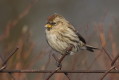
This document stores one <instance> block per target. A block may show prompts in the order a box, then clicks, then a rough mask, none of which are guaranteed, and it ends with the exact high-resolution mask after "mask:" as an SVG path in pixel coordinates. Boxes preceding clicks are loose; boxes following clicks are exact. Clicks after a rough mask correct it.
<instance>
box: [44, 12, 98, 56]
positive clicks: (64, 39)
mask: <svg viewBox="0 0 119 80" xmlns="http://www.w3.org/2000/svg"><path fill="white" fill-rule="evenodd" d="M45 27H46V28H47V29H46V38H47V42H48V43H49V45H50V46H51V47H52V48H53V49H55V50H56V51H58V52H60V53H61V54H64V53H65V51H66V49H67V48H68V47H70V46H72V45H73V48H72V50H71V51H70V54H72V53H76V52H78V51H80V50H81V49H87V50H89V51H91V52H93V51H94V49H97V48H94V47H92V46H89V45H86V41H85V39H84V38H83V37H82V36H81V35H80V34H79V33H78V32H77V31H76V30H75V28H74V27H73V26H72V25H71V24H70V23H69V22H68V21H67V20H66V19H65V18H64V17H63V16H61V15H58V14H53V15H52V16H49V17H48V22H47V24H46V26H45Z"/></svg>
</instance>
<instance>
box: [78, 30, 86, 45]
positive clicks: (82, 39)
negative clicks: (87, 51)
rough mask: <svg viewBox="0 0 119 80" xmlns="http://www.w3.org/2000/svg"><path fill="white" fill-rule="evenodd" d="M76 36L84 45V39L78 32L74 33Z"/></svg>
mask: <svg viewBox="0 0 119 80" xmlns="http://www.w3.org/2000/svg"><path fill="white" fill-rule="evenodd" d="M76 34H77V35H78V37H79V39H80V40H81V41H82V42H83V43H85V44H86V41H85V39H84V38H83V37H82V36H81V35H80V34H79V33H78V32H76Z"/></svg>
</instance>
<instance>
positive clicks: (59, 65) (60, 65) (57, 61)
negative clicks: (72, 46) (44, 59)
mask: <svg viewBox="0 0 119 80" xmlns="http://www.w3.org/2000/svg"><path fill="white" fill-rule="evenodd" d="M52 56H53V57H54V59H55V60H56V65H57V67H60V68H61V67H62V64H60V63H59V59H58V58H57V57H56V56H55V54H52Z"/></svg>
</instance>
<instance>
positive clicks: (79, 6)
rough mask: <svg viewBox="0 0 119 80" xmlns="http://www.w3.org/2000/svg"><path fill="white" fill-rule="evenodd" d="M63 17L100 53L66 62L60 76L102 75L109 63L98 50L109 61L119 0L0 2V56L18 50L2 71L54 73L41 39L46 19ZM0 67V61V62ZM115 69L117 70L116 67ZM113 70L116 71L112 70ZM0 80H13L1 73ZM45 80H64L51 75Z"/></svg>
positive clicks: (38, 76) (24, 76)
mask: <svg viewBox="0 0 119 80" xmlns="http://www.w3.org/2000/svg"><path fill="white" fill-rule="evenodd" d="M54 13H58V14H61V15H63V16H64V17H65V18H66V19H67V20H68V21H69V22H71V24H73V25H74V26H75V28H76V29H77V30H78V31H79V33H80V34H81V35H82V36H83V37H84V38H85V39H86V41H87V43H88V44H90V45H93V46H96V47H99V48H100V50H98V51H95V52H94V53H91V52H88V51H81V52H79V54H75V55H72V56H67V57H66V58H65V59H64V61H63V70H105V69H109V68H110V64H111V61H110V59H109V58H108V56H107V55H106V54H105V52H104V51H103V49H102V47H104V48H106V49H107V50H108V51H109V55H111V56H112V58H114V57H115V56H116V55H117V54H118V53H119V51H118V49H119V46H118V45H119V42H118V41H119V36H118V34H119V0H0V56H2V57H4V58H6V57H7V56H8V55H9V52H10V51H12V50H13V49H14V48H15V47H19V50H18V51H17V52H16V53H15V54H14V55H13V56H12V58H11V59H10V60H9V61H8V63H7V69H41V70H55V69H56V61H55V60H54V59H53V57H52V56H51V55H52V53H54V54H56V55H57V56H58V57H59V56H60V55H58V54H57V52H55V51H53V50H52V49H51V48H50V47H49V46H48V44H47V42H46V38H45V27H44V25H45V24H46V21H47V17H48V16H50V15H52V14H54ZM0 63H1V65H2V60H0ZM117 65H118V64H117ZM117 67H118V66H117ZM12 75H13V76H14V78H15V79H16V80H45V79H46V78H47V77H48V75H49V74H48V73H45V74H44V73H30V74H28V73H13V74H12ZM101 75H102V74H93V73H91V74H89V73H80V74H79V73H75V74H71V73H70V74H69V77H70V79H71V80H98V79H99V78H100V77H101ZM117 79H119V74H109V75H108V76H107V77H106V78H105V79H104V80H117ZM0 80H12V78H11V76H10V75H9V74H7V73H0ZM50 80H68V79H67V77H66V76H65V75H64V74H55V75H54V76H53V77H52V78H51V79H50Z"/></svg>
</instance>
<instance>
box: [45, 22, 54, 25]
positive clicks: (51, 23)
mask: <svg viewBox="0 0 119 80" xmlns="http://www.w3.org/2000/svg"><path fill="white" fill-rule="evenodd" d="M47 24H50V25H55V24H56V23H55V22H48V23H47Z"/></svg>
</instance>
